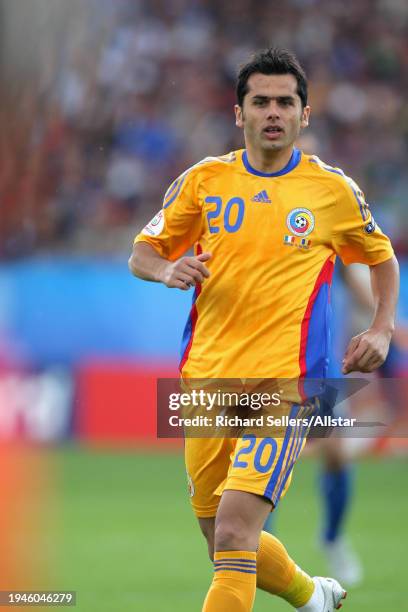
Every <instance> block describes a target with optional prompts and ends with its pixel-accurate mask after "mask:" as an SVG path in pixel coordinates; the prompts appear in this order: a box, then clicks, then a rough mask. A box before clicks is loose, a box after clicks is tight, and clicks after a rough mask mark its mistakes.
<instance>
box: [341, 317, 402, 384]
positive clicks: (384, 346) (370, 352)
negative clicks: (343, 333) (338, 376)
mask: <svg viewBox="0 0 408 612" xmlns="http://www.w3.org/2000/svg"><path fill="white" fill-rule="evenodd" d="M391 337H392V332H391V331H383V330H376V329H374V328H370V329H368V330H367V331H365V332H362V333H361V334H358V336H354V338H352V339H351V340H350V344H349V345H348V347H347V350H346V353H345V355H344V359H343V368H342V372H343V374H349V373H350V372H373V371H374V370H376V369H377V368H379V367H380V366H381V365H382V364H383V363H384V361H385V360H386V357H387V355H388V349H389V346H390V342H391Z"/></svg>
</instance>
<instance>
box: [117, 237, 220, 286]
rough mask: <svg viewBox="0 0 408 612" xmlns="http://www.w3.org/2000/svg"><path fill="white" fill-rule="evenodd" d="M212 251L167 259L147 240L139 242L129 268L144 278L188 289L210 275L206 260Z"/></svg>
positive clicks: (134, 249)
mask: <svg viewBox="0 0 408 612" xmlns="http://www.w3.org/2000/svg"><path fill="white" fill-rule="evenodd" d="M210 257H211V254H210V253H201V255H197V256H194V257H181V258H180V259H178V260H177V261H169V260H168V259H165V258H164V257H162V256H161V255H159V253H158V252H157V251H156V250H155V249H154V248H153V247H152V246H151V245H150V244H148V243H147V242H137V243H136V244H135V245H134V247H133V252H132V255H131V256H130V258H129V270H130V271H131V272H132V274H133V275H134V276H137V277H138V278H141V279H142V280H148V281H154V282H157V283H163V284H164V285H166V287H175V288H177V289H182V290H183V291H186V290H187V289H189V288H190V287H192V286H193V285H195V284H196V283H202V282H203V281H204V280H205V279H206V278H208V277H209V276H210V272H209V270H208V269H207V268H206V266H205V262H206V261H208V260H209V259H210Z"/></svg>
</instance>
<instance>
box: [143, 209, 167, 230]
mask: <svg viewBox="0 0 408 612" xmlns="http://www.w3.org/2000/svg"><path fill="white" fill-rule="evenodd" d="M163 227H164V211H163V210H159V212H158V213H157V215H155V216H154V217H153V219H152V220H151V221H149V223H148V224H147V225H146V227H144V228H143V230H142V234H145V235H146V236H159V235H160V234H161V233H162V231H163Z"/></svg>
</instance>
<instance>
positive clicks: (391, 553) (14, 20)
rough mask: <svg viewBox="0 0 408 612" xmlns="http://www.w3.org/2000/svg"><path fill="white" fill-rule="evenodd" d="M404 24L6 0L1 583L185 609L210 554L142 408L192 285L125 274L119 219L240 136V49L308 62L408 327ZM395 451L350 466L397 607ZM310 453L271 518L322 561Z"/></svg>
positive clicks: (271, 12)
mask: <svg viewBox="0 0 408 612" xmlns="http://www.w3.org/2000/svg"><path fill="white" fill-rule="evenodd" d="M407 26H408V7H407V4H406V3H405V2H404V1H403V0H359V1H358V2H354V3H347V2H346V3H345V2H340V1H337V0H326V1H323V0H287V1H286V2H275V1H270V2H257V1H255V0H235V1H234V2H232V1H231V2H228V1H227V2H224V3H220V2H216V1H215V0H209V1H204V0H201V1H200V0H195V1H192V0H190V1H189V0H171V1H170V0H168V1H164V0H155V1H153V2H139V1H137V0H70V2H63V1H62V0H20V1H19V2H18V3H17V2H16V3H11V2H7V1H5V0H3V1H1V2H0V84H1V89H0V91H1V94H0V95H1V105H0V128H1V129H0V258H1V261H0V438H1V440H2V443H1V449H0V462H2V463H3V469H2V476H1V477H0V484H1V485H2V488H3V490H4V491H5V496H4V497H5V500H6V503H5V504H4V507H3V510H2V511H1V516H0V518H1V519H2V521H1V524H2V526H1V527H0V530H1V533H2V537H3V539H4V541H5V542H6V550H7V551H8V553H9V557H8V558H7V555H3V561H2V562H1V564H2V565H4V567H2V570H4V571H2V575H3V580H2V584H1V585H0V586H1V589H3V590H5V589H7V588H11V586H10V585H13V586H15V587H16V588H17V587H18V588H28V587H32V588H39V586H42V585H47V586H48V587H49V588H53V589H61V588H62V589H75V590H77V591H78V609H80V610H84V611H87V612H88V611H93V610H95V611H96V610H98V611H99V610H102V611H103V610H118V609H132V610H133V609H135V610H136V609H137V610H143V611H150V610H151V611H159V610H160V611H161V610H178V611H183V610H191V609H199V606H200V601H201V599H202V597H203V594H204V593H205V591H206V587H207V584H208V581H209V579H210V572H211V568H210V567H209V563H208V562H207V560H206V553H205V547H204V544H203V542H202V541H201V540H200V536H199V534H198V531H197V529H196V528H195V525H194V520H193V517H192V515H190V511H189V507H188V500H187V496H186V493H185V484H184V475H183V466H182V458H181V455H180V449H179V447H178V446H177V445H172V444H169V443H168V442H167V443H166V442H158V441H157V440H156V439H155V406H154V388H155V377H156V376H157V375H158V374H162V375H173V374H175V373H176V372H177V362H178V348H179V345H180V338H181V333H182V329H183V327H184V323H185V320H186V318H187V314H188V310H189V305H190V302H191V295H190V294H189V293H184V292H178V291H170V290H167V289H166V288H164V287H161V286H157V285H155V284H150V283H142V282H141V281H139V280H135V279H132V278H131V277H130V275H129V273H128V271H127V258H128V255H129V252H130V248H131V243H132V239H133V236H134V234H135V233H137V232H138V231H139V230H140V229H141V228H142V227H143V226H144V225H145V223H146V222H147V221H148V220H149V219H150V218H151V217H152V216H153V215H154V214H155V212H156V211H157V210H158V208H159V207H160V203H161V199H162V195H163V192H164V190H165V189H166V187H167V186H168V184H170V182H171V181H172V180H173V179H174V178H175V177H176V176H177V175H178V174H179V173H180V172H181V171H183V170H184V169H185V168H186V167H188V166H190V165H191V164H192V163H194V162H196V161H198V160H200V159H201V158H203V157H205V156H206V155H208V154H215V155H217V154H222V153H224V152H227V151H229V150H232V149H234V148H239V147H241V146H242V141H241V138H242V135H241V133H240V131H239V130H237V129H236V128H235V127H234V121H233V116H232V106H233V104H234V93H233V85H234V78H235V73H236V69H237V66H238V65H239V64H240V63H241V62H242V61H244V60H245V59H246V58H247V56H248V55H249V53H250V52H251V51H252V50H254V49H256V48H259V47H265V46H269V45H270V44H272V43H273V44H277V45H285V46H287V47H289V48H291V49H292V50H294V51H295V52H296V53H297V54H298V55H299V57H300V58H301V60H302V62H303V64H304V66H305V68H306V71H307V74H308V77H309V81H310V100H311V106H312V112H313V114H312V121H311V127H310V128H309V129H308V131H307V133H306V134H305V136H304V138H303V142H302V146H303V147H304V148H305V149H306V150H310V152H315V153H317V154H318V155H319V156H321V157H322V158H323V159H324V160H325V161H326V162H328V163H335V164H336V165H338V166H340V167H342V168H343V170H344V171H345V172H346V173H347V174H350V175H351V176H353V178H354V179H355V180H356V181H357V182H358V183H359V184H360V185H361V187H362V188H363V190H364V191H365V193H366V196H367V199H368V201H369V202H370V204H371V206H372V209H373V211H374V216H375V217H376V219H377V221H379V222H380V224H381V226H382V227H383V229H384V230H385V231H387V233H389V235H390V236H391V237H392V239H393V243H394V245H395V247H396V251H397V254H398V257H399V259H400V262H401V268H402V295H401V301H400V312H399V321H400V323H401V325H403V324H404V320H406V318H407V317H408V313H407V310H406V309H407V304H408V302H407V299H406V298H407V291H408V263H407V262H408V259H407V255H408V253H407V244H408V243H407V240H406V232H407V230H408V222H407V215H406V213H405V210H404V206H405V204H406V201H407V196H408V179H407V173H406V171H405V169H406V167H407V161H408V159H407V158H408V105H407V100H406V97H405V98H404V95H403V93H404V91H406V90H407V86H408V46H407V40H408V37H407V33H408V28H407ZM339 291H341V288H339ZM335 324H336V323H335ZM346 333H347V332H345V334H346ZM405 342H406V338H405ZM397 369H398V373H399V375H400V376H405V375H406V371H407V370H406V363H404V362H400V363H398V364H397ZM16 444H17V447H16ZM389 447H390V448H391V450H393V451H394V452H393V453H383V454H382V455H381V456H380V457H379V456H375V457H370V458H365V459H364V460H363V461H362V462H361V463H360V465H359V467H358V472H359V475H358V488H357V499H356V504H355V507H354V508H353V513H352V516H351V517H350V531H351V532H352V534H353V537H354V539H355V540H356V542H357V545H358V548H359V550H360V551H361V554H362V556H363V560H364V562H365V564H366V574H367V578H366V582H365V584H363V586H362V587H360V588H359V589H357V590H356V591H355V592H353V593H352V595H353V597H351V598H350V602H347V603H348V605H349V609H350V610H357V609H358V610H359V612H361V611H363V612H364V611H365V610H377V609H378V610H380V609H381V610H383V609H384V608H386V609H392V606H394V607H395V608H397V607H400V608H402V607H403V606H404V603H405V598H404V596H403V592H404V591H403V586H404V583H403V574H402V568H403V557H402V550H403V542H404V539H405V543H406V536H407V529H406V527H405V525H404V523H405V521H404V520H403V517H404V513H405V515H406V511H407V510H408V500H407V499H406V497H405V492H406V485H407V476H406V457H405V448H406V447H405V445H404V444H402V443H401V440H399V442H398V444H395V445H393V444H390V445H389ZM395 450H397V451H398V457H395V456H394V455H395ZM315 472H316V467H315V465H314V463H313V461H312V460H307V461H305V462H304V464H303V465H301V466H300V467H299V468H298V474H299V475H298V477H297V478H296V479H295V486H294V487H293V491H292V492H291V494H290V495H289V496H288V500H287V504H286V506H285V508H286V509H285V511H282V512H281V516H280V517H279V530H281V532H282V538H283V539H284V540H285V542H287V543H288V544H289V546H290V550H291V551H292V552H293V554H294V555H296V557H297V558H298V559H299V560H300V561H301V562H302V563H303V565H304V566H305V567H308V568H310V569H311V571H320V572H321V571H322V568H321V563H322V559H321V556H320V553H319V551H318V550H317V549H316V546H315V541H316V539H317V535H318V534H317V520H318V519H317V517H318V508H317V496H316V493H315V486H314V479H315ZM7 473H8V475H9V476H8V477H6V476H5V474H7ZM2 479H3V480H2ZM3 481H4V482H3ZM378 483H381V487H384V492H383V493H381V494H380V495H378ZM404 487H405V488H404ZM379 498H380V499H379ZM300 500H301V504H302V513H301V515H300V516H301V520H300V521H299V505H300V503H299V502H300ZM309 517H315V518H313V519H312V518H309ZM299 523H300V524H299ZM305 525H307V529H305ZM10 559H11V561H10ZM373 593H374V594H373ZM391 603H392V605H391ZM255 609H256V610H257V611H259V612H261V611H262V610H267V609H276V610H279V609H282V610H283V609H285V606H284V605H283V604H281V603H280V602H270V601H268V600H267V599H266V598H265V597H262V596H260V597H259V598H258V600H257V605H256V608H255Z"/></svg>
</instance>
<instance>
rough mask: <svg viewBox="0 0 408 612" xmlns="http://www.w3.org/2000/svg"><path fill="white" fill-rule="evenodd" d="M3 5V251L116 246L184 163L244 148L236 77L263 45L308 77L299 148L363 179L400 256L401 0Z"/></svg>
mask: <svg viewBox="0 0 408 612" xmlns="http://www.w3.org/2000/svg"><path fill="white" fill-rule="evenodd" d="M13 4H14V7H13ZM51 5H53V10H52V11H51V10H50V11H48V10H46V9H47V6H48V7H49V8H51ZM0 7H1V9H2V21H3V28H4V29H5V30H6V34H7V33H8V37H7V35H6V36H5V37H3V42H2V43H0V44H2V45H3V49H2V51H3V52H2V63H1V74H0V80H1V105H0V257H1V258H3V259H14V258H18V257H22V256H26V255H31V254H33V253H38V252H43V251H46V252H49V251H61V252H64V251H65V252H68V251H69V252H88V251H91V252H105V253H106V252H112V253H114V252H118V251H120V252H122V251H123V250H125V251H128V250H129V247H130V242H131V239H132V237H133V235H134V234H135V233H136V232H137V231H138V230H139V229H140V228H141V227H142V226H143V225H144V224H145V223H146V222H147V221H148V220H149V218H150V217H151V216H152V215H153V214H154V213H155V212H156V211H157V209H158V208H159V207H160V206H161V201H162V196H163V192H164V190H165V189H166V187H167V186H168V184H169V183H170V182H171V181H172V180H173V179H174V178H175V177H176V176H177V175H178V174H179V173H180V172H181V171H183V170H184V169H185V168H186V167H188V166H190V165H192V164H193V163H195V162H197V161H199V160H200V159H201V158H203V157H205V156H207V155H220V154H223V153H225V152H228V151H229V150H232V149H234V148H240V147H242V146H243V144H242V133H241V132H240V130H238V129H237V128H236V127H235V125H234V120H233V105H234V103H235V95H234V82H235V75H236V72H237V68H238V67H239V65H240V64H241V63H242V62H244V61H246V60H247V59H248V57H249V55H250V54H251V52H253V51H254V50H255V49H258V48H262V47H267V46H270V45H279V46H286V47H288V48H289V49H291V50H293V51H294V52H295V53H297V54H298V56H299V58H300V60H301V62H302V63H303V65H304V67H305V69H306V72H307V75H308V78H309V81H310V103H311V106H312V120H311V125H310V128H309V129H308V132H307V133H305V136H304V137H303V140H302V147H303V148H304V149H305V150H306V151H307V152H313V153H317V154H318V155H319V156H320V157H321V158H322V159H324V161H326V162H327V163H329V164H335V165H338V166H340V167H342V168H343V170H344V171H345V172H346V174H350V175H351V176H353V178H354V179H355V180H357V181H358V182H359V183H360V186H361V188H362V189H363V190H364V191H365V193H366V196H367V199H368V201H369V202H370V203H371V204H372V206H373V208H374V209H375V212H376V214H377V211H378V215H379V217H380V218H381V222H382V224H383V225H384V226H385V227H384V229H386V230H387V231H388V232H389V233H390V234H391V235H392V236H393V239H394V242H395V244H396V246H397V249H398V250H399V251H400V252H401V251H404V250H405V252H406V249H407V241H406V239H405V235H406V232H407V231H408V222H407V216H406V215H405V214H404V212H403V208H402V207H403V206H404V204H405V201H406V199H407V196H408V174H407V173H406V168H407V165H408V101H407V99H406V96H405V99H404V92H406V91H408V36H407V34H408V4H407V2H406V0H358V1H357V2H344V0H285V2H281V1H278V0H269V1H266V0H225V1H224V2H220V1H219V0H151V1H149V2H147V1H142V0H80V1H77V0H72V1H70V2H68V3H67V2H65V3H62V2H61V1H60V0H29V1H27V0H24V1H23V2H18V3H9V2H5V1H4V0H3V1H2V2H1V1H0ZM44 10H45V12H44V14H43V13H42V11H44ZM27 23H28V26H27ZM24 24H26V25H24ZM19 28H22V29H20V30H19ZM25 32H27V37H29V33H30V36H31V38H30V39H28V38H27V41H28V42H27V43H26V45H25V44H24V35H25ZM22 39H23V40H22ZM25 54H29V55H30V56H29V57H28V56H26V55H25Z"/></svg>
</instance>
